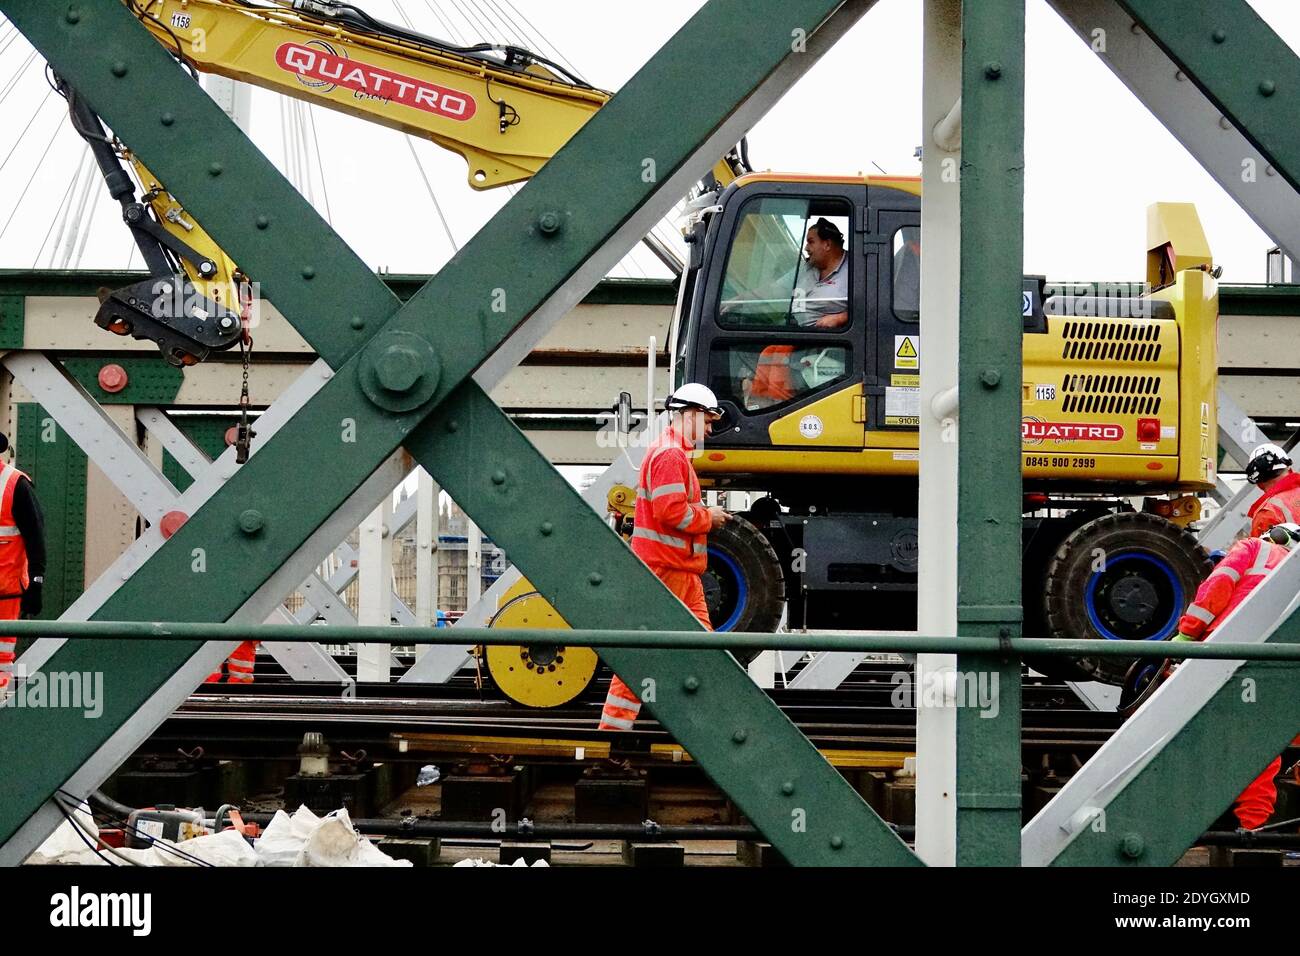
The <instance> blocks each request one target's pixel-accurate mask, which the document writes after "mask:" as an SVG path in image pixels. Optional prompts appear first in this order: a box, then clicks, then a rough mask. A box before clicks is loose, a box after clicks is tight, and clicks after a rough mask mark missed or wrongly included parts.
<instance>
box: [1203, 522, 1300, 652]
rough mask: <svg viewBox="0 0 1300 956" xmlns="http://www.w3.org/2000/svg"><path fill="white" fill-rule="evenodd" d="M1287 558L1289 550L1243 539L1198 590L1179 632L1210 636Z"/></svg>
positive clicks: (1232, 548)
mask: <svg viewBox="0 0 1300 956" xmlns="http://www.w3.org/2000/svg"><path fill="white" fill-rule="evenodd" d="M1286 556H1287V549H1286V548H1284V547H1282V546H1281V545H1280V544H1273V543H1272V542H1270V541H1265V540H1264V539H1263V538H1242V539H1241V540H1240V541H1238V542H1237V543H1236V544H1234V545H1233V546H1232V547H1231V548H1229V549H1228V553H1227V555H1225V556H1224V558H1223V560H1222V561H1220V562H1219V563H1218V565H1217V566H1215V568H1214V572H1213V573H1212V574H1211V575H1210V576H1209V577H1208V578H1206V579H1205V580H1204V581H1202V582H1201V586H1200V587H1199V588H1197V589H1196V599H1195V600H1194V601H1193V602H1192V603H1191V604H1190V605H1188V607H1187V612H1186V613H1185V614H1183V616H1182V618H1181V619H1180V620H1179V621H1178V633H1179V634H1186V635H1187V636H1188V637H1193V638H1196V639H1197V640H1203V639H1204V638H1206V637H1209V635H1210V634H1212V633H1213V632H1214V629H1215V628H1217V627H1218V626H1219V624H1220V623H1221V622H1222V621H1223V620H1224V619H1225V618H1226V617H1227V616H1228V615H1229V614H1231V613H1232V611H1233V610H1234V609H1235V608H1236V607H1237V605H1238V604H1240V603H1241V602H1242V601H1244V600H1246V596H1247V595H1248V594H1250V592H1251V591H1253V590H1255V588H1257V587H1259V584H1260V582H1262V581H1263V580H1264V575H1266V574H1267V573H1268V572H1269V571H1272V570H1273V569H1274V568H1275V567H1277V566H1278V565H1279V564H1281V563H1282V559H1283V558H1285V557H1286Z"/></svg>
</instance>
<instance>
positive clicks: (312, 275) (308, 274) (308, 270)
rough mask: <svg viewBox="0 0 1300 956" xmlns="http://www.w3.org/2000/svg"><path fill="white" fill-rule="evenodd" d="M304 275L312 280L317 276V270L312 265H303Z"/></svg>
mask: <svg viewBox="0 0 1300 956" xmlns="http://www.w3.org/2000/svg"><path fill="white" fill-rule="evenodd" d="M302 277H303V278H304V279H306V280H308V281H311V280H312V279H314V278H316V270H315V269H313V268H312V267H311V266H303V267H302Z"/></svg>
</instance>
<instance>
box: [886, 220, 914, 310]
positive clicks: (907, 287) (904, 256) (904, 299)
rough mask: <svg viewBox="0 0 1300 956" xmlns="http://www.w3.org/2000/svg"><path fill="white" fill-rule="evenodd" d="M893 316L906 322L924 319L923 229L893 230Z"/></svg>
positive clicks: (907, 227)
mask: <svg viewBox="0 0 1300 956" xmlns="http://www.w3.org/2000/svg"><path fill="white" fill-rule="evenodd" d="M893 263H894V264H893V286H892V288H893V293H894V300H893V301H894V315H895V316H897V317H898V318H899V319H901V320H902V321H904V322H919V321H920V320H921V229H920V227H919V226H904V227H903V228H901V229H896V230H894V259H893Z"/></svg>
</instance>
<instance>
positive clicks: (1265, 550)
mask: <svg viewBox="0 0 1300 956" xmlns="http://www.w3.org/2000/svg"><path fill="white" fill-rule="evenodd" d="M1272 551H1273V545H1271V544H1270V543H1269V542H1267V541H1261V542H1260V546H1259V554H1257V555H1255V563H1254V564H1252V565H1251V566H1250V570H1249V571H1247V572H1246V573H1247V574H1256V575H1259V574H1264V573H1266V572H1267V571H1268V559H1269V555H1270V554H1271V553H1272Z"/></svg>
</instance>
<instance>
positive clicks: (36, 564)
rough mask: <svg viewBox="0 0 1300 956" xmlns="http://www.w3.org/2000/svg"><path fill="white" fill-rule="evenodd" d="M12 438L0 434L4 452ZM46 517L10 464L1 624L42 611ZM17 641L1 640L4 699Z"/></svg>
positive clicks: (4, 473)
mask: <svg viewBox="0 0 1300 956" xmlns="http://www.w3.org/2000/svg"><path fill="white" fill-rule="evenodd" d="M8 447H9V439H8V437H6V436H5V435H3V434H0V452H4V451H5V450H6V449H7V448H8ZM44 585H45V518H44V516H43V515H42V514H41V505H40V502H39V501H38V500H37V498H36V491H35V489H34V488H33V487H32V480H31V479H30V478H28V477H27V475H25V474H24V473H23V472H21V471H19V470H18V469H17V468H15V467H14V466H13V465H11V464H6V465H5V466H4V467H3V469H0V621H16V620H18V618H20V617H35V616H36V615H38V614H40V613H41V603H42V602H41V595H42V592H43V590H44ZM17 645H18V638H16V637H0V699H3V696H4V692H5V690H6V688H8V687H9V685H10V683H11V682H12V680H13V671H14V657H15V649H16V647H17Z"/></svg>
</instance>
